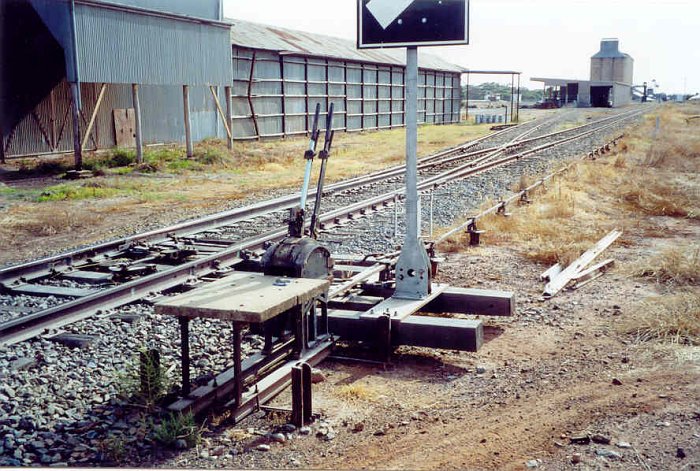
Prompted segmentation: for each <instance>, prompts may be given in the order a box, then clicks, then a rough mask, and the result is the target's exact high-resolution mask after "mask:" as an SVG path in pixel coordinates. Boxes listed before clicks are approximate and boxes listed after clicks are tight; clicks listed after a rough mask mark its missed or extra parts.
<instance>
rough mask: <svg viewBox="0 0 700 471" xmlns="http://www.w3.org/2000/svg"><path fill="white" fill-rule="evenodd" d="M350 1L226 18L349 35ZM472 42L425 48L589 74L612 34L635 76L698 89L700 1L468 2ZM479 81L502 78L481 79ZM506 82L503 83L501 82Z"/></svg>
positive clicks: (531, 69)
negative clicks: (593, 60) (630, 60)
mask: <svg viewBox="0 0 700 471" xmlns="http://www.w3.org/2000/svg"><path fill="white" fill-rule="evenodd" d="M356 8H357V4H356V0H224V14H225V16H227V17H229V18H239V19H242V20H248V21H255V22H259V23H265V24H270V25H275V26H281V27H287V28H292V29H300V30H304V31H310V32H316V33H321V34H327V35H332V36H338V37H344V38H348V39H352V40H355V35H356V32H355V31H356V26H355V21H356V19H355V18H356ZM470 9H471V20H470V28H471V33H470V45H469V46H450V47H441V48H435V47H430V48H425V50H428V51H429V52H431V53H433V54H436V55H439V56H441V57H443V58H444V59H446V60H448V61H450V62H453V63H456V64H459V65H462V66H464V67H468V68H471V69H500V70H503V69H508V70H520V71H522V72H523V79H524V81H523V84H524V85H525V86H528V87H530V88H533V87H540V86H541V84H537V83H531V82H529V78H530V77H560V78H575V79H588V77H589V66H590V56H591V55H593V54H595V53H596V52H597V51H598V49H599V43H600V39H601V38H606V37H617V38H619V39H620V50H621V51H622V52H626V53H628V54H630V55H631V56H632V57H633V58H634V60H635V63H634V81H635V83H636V84H641V83H642V82H644V81H645V80H646V81H648V82H651V80H652V79H656V81H657V82H658V83H659V86H660V90H661V91H665V92H667V93H682V92H683V91H684V90H686V91H687V93H697V92H700V0H563V1H562V0H527V1H526V0H471V1H470ZM482 80H483V81H499V80H500V81H504V79H503V78H500V79H499V77H491V76H489V77H484V78H483V79H482ZM504 82H505V81H504Z"/></svg>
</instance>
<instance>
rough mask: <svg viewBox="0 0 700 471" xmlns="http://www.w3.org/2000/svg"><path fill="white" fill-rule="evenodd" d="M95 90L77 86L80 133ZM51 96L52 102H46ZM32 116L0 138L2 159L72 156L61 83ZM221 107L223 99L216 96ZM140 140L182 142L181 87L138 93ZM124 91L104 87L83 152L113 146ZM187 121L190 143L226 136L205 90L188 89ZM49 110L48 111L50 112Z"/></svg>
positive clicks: (127, 95) (128, 99)
mask: <svg viewBox="0 0 700 471" xmlns="http://www.w3.org/2000/svg"><path fill="white" fill-rule="evenodd" d="M99 89H100V85H99V84H93V83H83V84H81V93H82V95H83V109H82V110H81V115H82V116H81V128H82V132H84V131H85V128H86V127H87V123H88V121H89V119H90V116H91V115H92V113H93V110H94V108H95V103H96V101H97V96H98V93H99ZM52 95H53V96H52ZM52 95H49V96H47V97H46V98H45V99H44V100H43V101H42V102H41V103H40V104H39V105H38V106H37V107H36V108H35V109H34V111H33V113H30V114H29V115H27V116H26V117H25V118H24V119H23V120H22V121H21V122H20V123H19V124H18V125H17V126H16V127H15V129H14V130H13V132H12V133H11V134H10V135H8V136H5V144H6V145H7V143H8V141H9V146H8V147H7V154H8V157H12V156H18V155H28V154H29V155H31V154H42V153H51V152H55V153H58V152H67V151H72V150H73V125H72V120H71V116H70V113H69V110H70V109H69V106H70V90H69V87H68V84H67V83H66V82H65V81H64V82H61V83H60V84H59V85H58V86H56V88H54V90H53V93H52ZM218 96H219V102H220V103H221V104H222V106H225V105H224V103H225V102H224V93H223V89H222V88H220V89H219V91H218ZM139 98H140V101H141V119H142V123H143V125H142V127H143V139H144V143H146V144H157V143H173V142H184V140H185V127H184V126H185V125H184V109H183V101H182V87H179V86H154V85H144V86H142V87H141V88H140V91H139ZM132 106H133V105H132V94H131V86H130V85H115V84H109V85H107V88H106V90H105V95H104V98H103V101H102V104H101V106H100V109H99V111H98V114H97V117H96V120H95V125H94V130H93V132H92V133H91V135H90V136H91V137H90V140H89V141H88V144H87V148H88V149H95V148H100V149H106V148H111V147H114V146H115V145H116V140H115V130H114V114H113V112H114V110H115V109H124V108H132ZM190 108H191V109H190V115H191V121H192V138H193V140H195V141H199V140H202V139H206V138H210V137H219V138H225V137H226V132H225V130H224V127H223V123H222V120H221V118H220V117H219V115H218V112H217V110H216V105H215V103H214V99H213V97H212V95H211V91H210V90H209V88H208V87H191V89H190ZM52 109H53V111H52Z"/></svg>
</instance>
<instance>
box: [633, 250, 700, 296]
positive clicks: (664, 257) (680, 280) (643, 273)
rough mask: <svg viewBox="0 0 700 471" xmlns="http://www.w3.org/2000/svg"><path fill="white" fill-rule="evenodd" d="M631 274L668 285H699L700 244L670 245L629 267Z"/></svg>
mask: <svg viewBox="0 0 700 471" xmlns="http://www.w3.org/2000/svg"><path fill="white" fill-rule="evenodd" d="M630 272H631V274H632V275H634V276H636V277H640V278H650V279H652V280H654V281H656V282H657V283H665V284H669V285H675V286H682V285H700V245H697V244H696V245H687V246H684V247H672V248H668V249H666V250H664V251H663V252H661V253H659V254H657V255H656V256H654V257H652V258H650V259H648V260H644V261H641V262H639V263H637V264H636V265H634V266H633V267H631V269H630Z"/></svg>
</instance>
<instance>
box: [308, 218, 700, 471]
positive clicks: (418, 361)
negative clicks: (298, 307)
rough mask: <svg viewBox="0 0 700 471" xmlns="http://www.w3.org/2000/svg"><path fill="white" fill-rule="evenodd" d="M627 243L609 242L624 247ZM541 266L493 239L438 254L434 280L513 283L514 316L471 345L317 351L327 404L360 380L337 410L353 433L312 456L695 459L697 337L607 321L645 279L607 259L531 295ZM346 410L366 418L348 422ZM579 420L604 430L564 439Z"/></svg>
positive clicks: (652, 463) (585, 462) (424, 461)
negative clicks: (667, 339)
mask: <svg viewBox="0 0 700 471" xmlns="http://www.w3.org/2000/svg"><path fill="white" fill-rule="evenodd" d="M695 228H696V232H695V234H694V235H695V236H696V237H697V236H698V235H700V226H699V225H696V226H695ZM633 252H634V249H629V248H617V249H614V250H612V251H611V255H612V256H614V257H615V258H616V259H617V260H621V261H622V260H630V259H631V258H633V257H635V256H636V255H635V254H634V253H633ZM541 271H542V267H541V266H538V265H535V264H533V263H532V262H529V261H527V260H525V259H524V258H523V257H521V256H519V255H518V254H517V253H516V252H513V251H512V250H509V249H508V248H503V247H488V248H486V247H485V248H482V249H479V250H478V251H477V252H476V253H465V254H458V255H453V256H451V257H449V259H448V261H447V262H446V264H445V265H444V266H443V273H442V275H441V281H444V282H450V283H452V284H454V285H459V286H464V285H471V284H472V283H470V282H469V280H474V279H482V280H489V278H491V280H489V281H485V282H484V283H478V284H476V285H475V286H477V287H479V286H481V287H488V288H496V289H507V290H514V291H515V292H516V293H518V298H519V299H518V308H517V314H516V316H515V317H514V318H513V319H507V320H506V319H504V320H501V321H498V322H493V321H492V320H489V321H487V323H488V326H489V327H488V329H487V338H488V341H487V343H486V344H485V345H484V346H483V348H482V349H481V351H480V352H478V353H476V354H470V353H455V352H444V353H437V354H436V353H435V352H430V351H427V350H423V351H422V350H421V349H401V350H400V351H399V352H398V354H397V355H396V357H395V358H394V361H393V366H392V367H390V368H389V369H388V370H387V371H384V370H383V369H382V368H379V367H377V368H368V367H366V366H359V365H346V364H340V363H326V364H325V365H324V371H326V372H327V376H328V381H327V383H325V384H324V385H323V388H322V390H321V391H320V392H319V393H318V396H322V397H323V398H324V399H323V400H322V401H323V402H322V403H323V407H324V408H325V409H326V410H327V411H328V414H329V415H330V416H336V415H337V412H335V411H337V410H343V408H344V407H348V405H347V403H346V398H345V397H341V399H340V400H338V399H336V396H337V393H335V392H334V391H335V390H336V388H338V387H339V386H342V385H346V384H361V385H362V389H364V390H366V391H367V395H366V396H365V397H364V398H356V399H354V400H352V401H350V406H349V407H351V409H352V410H351V411H350V412H349V413H348V414H347V415H348V417H347V418H343V419H341V420H340V424H341V426H342V423H343V421H345V422H347V426H346V427H344V431H345V432H346V433H348V434H350V435H352V436H353V437H352V438H351V439H350V438H348V441H350V442H351V443H352V445H349V444H346V443H343V442H344V440H343V442H339V443H338V444H337V445H336V446H330V447H329V448H328V449H327V450H326V451H325V454H326V456H325V457H322V458H320V459H318V460H317V461H314V462H312V463H309V464H310V467H314V468H316V467H319V468H324V469H337V468H342V469H525V468H527V463H528V462H531V461H533V460H537V461H535V462H531V463H530V465H531V466H534V464H535V463H537V464H538V466H539V467H541V468H543V469H570V468H574V467H576V468H577V469H599V468H608V467H610V468H613V469H629V470H634V469H644V468H645V467H648V468H647V469H696V467H698V466H700V424H699V421H700V387H699V386H700V369H699V368H698V366H700V349H698V348H697V347H681V346H674V347H667V346H663V345H648V344H638V343H635V342H633V341H632V340H631V339H630V338H629V337H626V336H623V335H620V334H618V333H617V332H616V329H615V325H616V324H617V323H618V322H619V320H621V319H624V318H625V317H629V316H634V314H635V309H636V305H637V303H638V300H639V299H640V298H642V297H646V296H649V295H653V294H655V293H656V291H657V290H656V288H655V287H654V286H653V285H650V284H648V283H644V282H642V283H639V282H638V281H637V280H633V279H630V278H628V277H625V276H623V275H621V274H619V273H616V272H611V273H609V274H607V275H605V277H603V278H601V279H599V280H597V281H595V282H594V283H593V284H589V285H588V286H586V287H584V288H581V289H580V290H578V291H575V292H565V293H561V294H560V295H559V296H557V297H556V298H554V299H552V300H550V301H546V302H543V301H540V300H539V299H540V293H541V290H542V283H541V282H539V281H538V275H539V274H540V273H541ZM618 383H620V384H618ZM357 423H364V430H363V431H362V432H359V433H353V432H352V431H351V430H352V429H353V428H357V427H356V424H357ZM380 430H381V431H382V432H380V434H377V433H378V431H380ZM585 434H592V435H595V434H599V435H601V436H602V437H601V438H605V440H600V441H603V442H605V441H607V440H610V443H609V444H605V443H593V442H591V443H590V444H584V445H579V444H571V438H572V437H577V436H581V435H585ZM622 442H627V443H629V444H630V445H631V447H630V448H620V447H619V446H618V445H620V444H621V445H622V446H625V444H624V443H622ZM679 449H682V452H679ZM599 450H609V451H614V452H615V453H617V454H619V455H620V456H619V457H616V456H615V457H612V458H611V457H602V456H598V455H597V454H596V452H597V451H598V452H599V453H605V452H604V451H599ZM575 453H576V454H578V455H580V460H581V464H579V465H577V466H574V465H573V464H572V456H573V455H574V454H575ZM679 454H685V457H684V458H679V457H678V455H679Z"/></svg>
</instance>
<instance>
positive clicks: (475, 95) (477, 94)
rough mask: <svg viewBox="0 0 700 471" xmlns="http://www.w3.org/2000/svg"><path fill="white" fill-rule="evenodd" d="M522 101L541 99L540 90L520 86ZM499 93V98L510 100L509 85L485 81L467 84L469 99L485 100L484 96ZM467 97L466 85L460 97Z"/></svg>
mask: <svg viewBox="0 0 700 471" xmlns="http://www.w3.org/2000/svg"><path fill="white" fill-rule="evenodd" d="M516 91H517V89H516ZM520 94H521V95H522V100H523V101H538V100H541V99H542V90H539V89H538V90H530V89H529V88H527V87H520ZM487 95H488V96H496V95H500V97H501V100H504V101H510V96H511V94H510V85H502V84H499V83H495V82H487V83H482V84H479V85H469V100H485V99H486V96H487ZM466 97H467V87H466V86H464V87H462V99H463V100H465V99H466Z"/></svg>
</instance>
